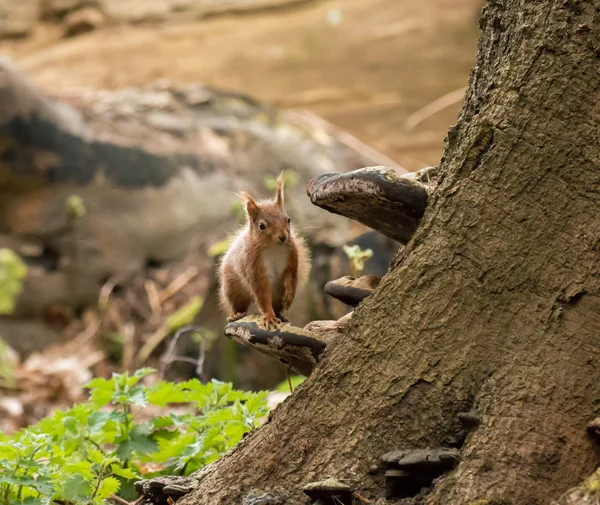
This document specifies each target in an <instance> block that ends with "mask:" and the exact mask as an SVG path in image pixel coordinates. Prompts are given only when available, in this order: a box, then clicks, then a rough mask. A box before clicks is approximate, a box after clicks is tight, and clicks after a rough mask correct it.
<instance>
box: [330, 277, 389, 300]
mask: <svg viewBox="0 0 600 505" xmlns="http://www.w3.org/2000/svg"><path fill="white" fill-rule="evenodd" d="M380 281H381V279H380V278H379V277H375V276H374V275H363V276H361V277H358V278H357V279H355V278H353V277H350V276H348V275H346V276H345V277H341V278H339V279H336V280H334V281H329V282H328V283H327V284H325V293H327V294H328V295H329V296H332V297H333V298H336V299H337V300H339V301H341V302H343V303H345V304H346V305H350V306H351V307H356V306H357V305H358V304H359V303H360V302H362V301H363V300H364V299H365V298H367V297H368V296H370V295H371V293H373V291H375V288H376V287H377V286H378V284H379V282H380Z"/></svg>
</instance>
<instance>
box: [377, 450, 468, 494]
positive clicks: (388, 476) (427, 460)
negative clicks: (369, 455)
mask: <svg viewBox="0 0 600 505" xmlns="http://www.w3.org/2000/svg"><path fill="white" fill-rule="evenodd" d="M381 461H382V462H383V463H384V464H385V466H386V467H387V469H386V471H385V474H384V475H385V481H386V495H387V497H388V498H406V497H409V496H414V495H416V494H417V493H418V492H419V491H420V490H421V488H423V487H427V486H429V485H431V483H432V482H433V480H434V479H435V478H436V477H439V476H440V475H442V474H444V473H446V472H447V471H449V470H451V469H452V468H454V467H455V466H456V465H457V464H458V462H459V461H460V457H459V455H458V451H457V450H456V449H444V448H441V449H417V450H407V451H392V452H388V453H386V454H384V455H383V456H382V457H381Z"/></svg>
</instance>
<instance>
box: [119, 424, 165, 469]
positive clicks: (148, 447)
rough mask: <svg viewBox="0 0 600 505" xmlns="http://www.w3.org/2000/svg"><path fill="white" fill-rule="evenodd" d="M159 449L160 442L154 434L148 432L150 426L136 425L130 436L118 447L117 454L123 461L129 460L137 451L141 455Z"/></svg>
mask: <svg viewBox="0 0 600 505" xmlns="http://www.w3.org/2000/svg"><path fill="white" fill-rule="evenodd" d="M157 449H158V444H157V442H156V440H154V437H153V435H151V434H148V426H144V425H136V426H134V427H133V429H132V430H131V432H130V433H129V438H128V439H127V440H125V441H123V442H121V444H119V447H118V448H117V455H118V456H119V458H120V459H121V461H127V460H128V459H131V458H132V456H133V455H134V454H135V453H137V454H139V455H145V454H150V453H152V452H155V451H156V450H157Z"/></svg>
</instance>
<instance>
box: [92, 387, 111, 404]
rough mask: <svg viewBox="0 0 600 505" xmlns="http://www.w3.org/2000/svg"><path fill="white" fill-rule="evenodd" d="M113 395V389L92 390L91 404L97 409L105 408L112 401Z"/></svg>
mask: <svg viewBox="0 0 600 505" xmlns="http://www.w3.org/2000/svg"><path fill="white" fill-rule="evenodd" d="M113 394H114V391H113V390H112V389H111V390H108V389H92V393H91V395H90V402H91V404H92V405H93V406H94V407H96V408H100V407H104V406H105V405H108V404H109V403H110V402H111V401H112V399H113Z"/></svg>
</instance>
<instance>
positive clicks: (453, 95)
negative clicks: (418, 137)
mask: <svg viewBox="0 0 600 505" xmlns="http://www.w3.org/2000/svg"><path fill="white" fill-rule="evenodd" d="M466 90H467V88H460V89H457V90H454V91H451V92H450V93H446V94H445V95H444V96H441V97H440V98H438V99H437V100H434V101H433V102H430V103H428V104H427V105H425V107H421V108H420V109H419V110H418V111H417V112H415V113H413V114H411V115H410V116H408V118H407V119H406V121H405V123H404V128H405V129H406V131H411V130H414V129H415V127H416V126H417V125H419V124H420V123H422V122H423V121H425V120H426V119H427V118H429V117H431V116H433V115H435V114H437V113H438V112H440V111H442V110H444V109H445V108H446V107H450V106H451V105H454V104H455V103H458V102H460V101H461V100H462V98H463V96H464V95H465V91H466Z"/></svg>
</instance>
